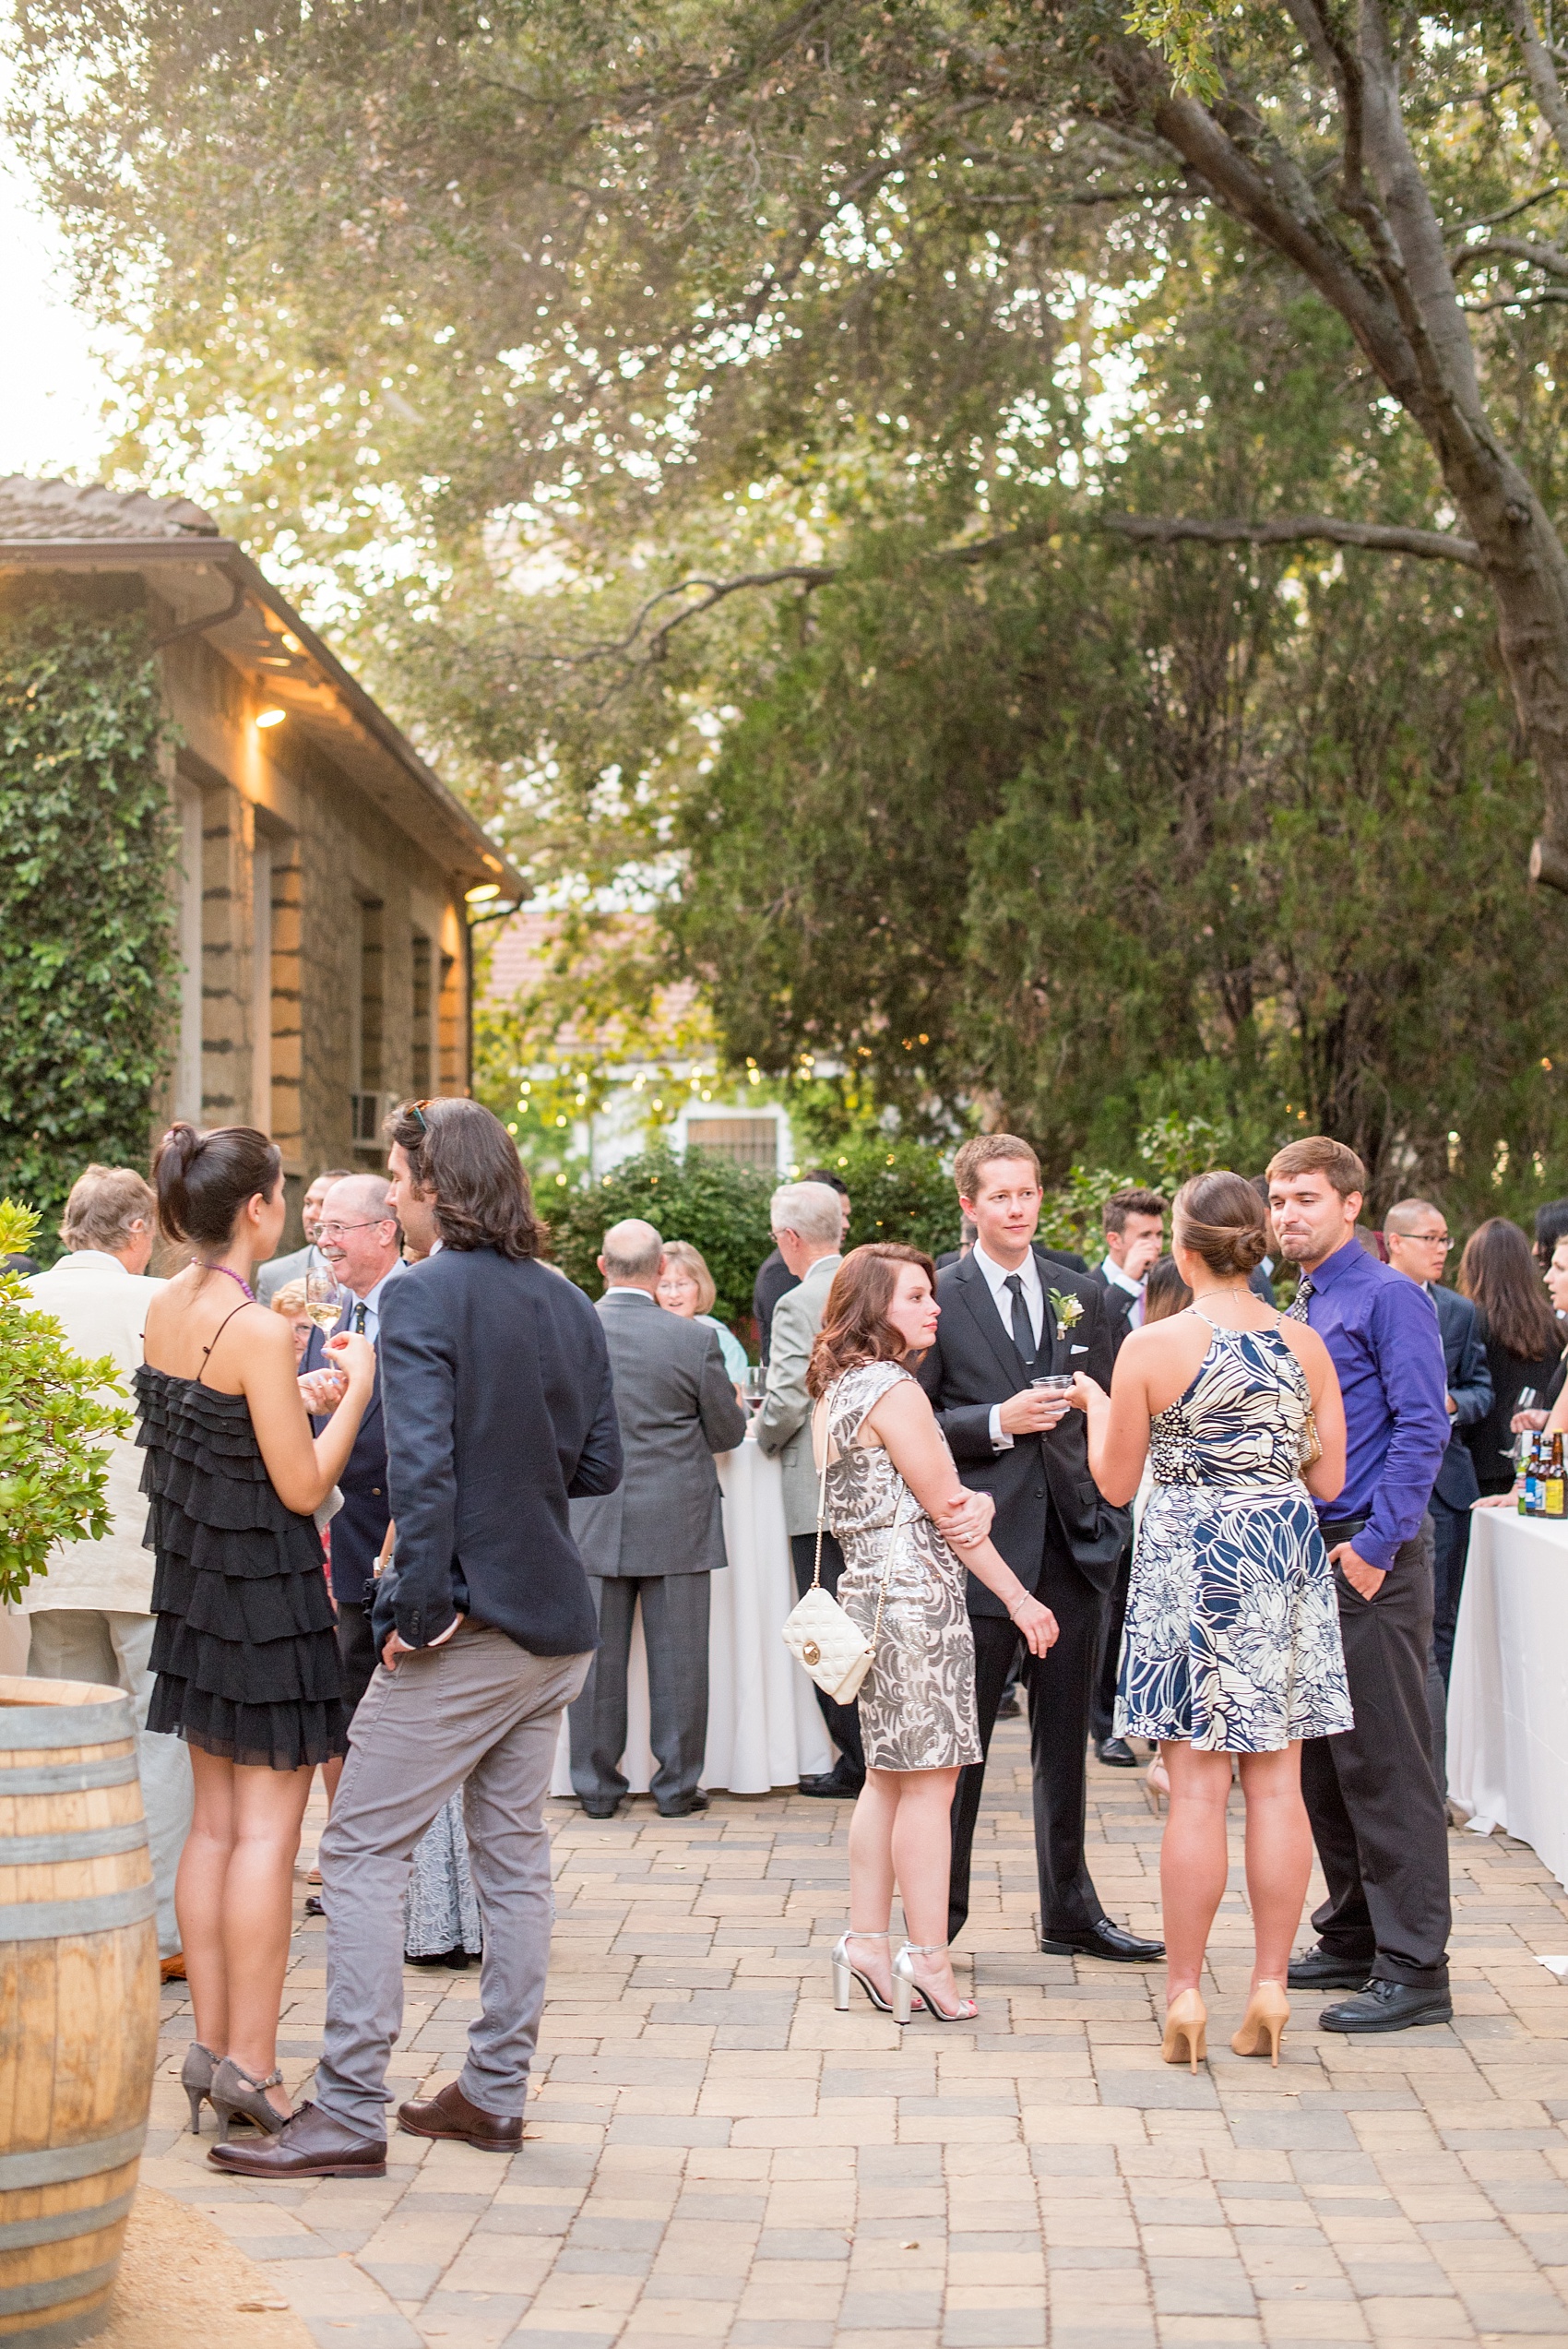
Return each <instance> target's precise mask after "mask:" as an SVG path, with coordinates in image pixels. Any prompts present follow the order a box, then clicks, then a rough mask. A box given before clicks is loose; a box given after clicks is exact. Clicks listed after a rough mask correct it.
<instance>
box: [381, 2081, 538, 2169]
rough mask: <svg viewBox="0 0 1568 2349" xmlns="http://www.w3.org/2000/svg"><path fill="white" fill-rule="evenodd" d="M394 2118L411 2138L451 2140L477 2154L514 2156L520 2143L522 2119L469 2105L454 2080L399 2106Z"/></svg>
mask: <svg viewBox="0 0 1568 2349" xmlns="http://www.w3.org/2000/svg"><path fill="white" fill-rule="evenodd" d="M398 2120H399V2121H400V2123H401V2124H402V2126H403V2127H404V2128H406V2129H409V2130H410V2131H411V2132H412V2134H413V2135H414V2136H415V2137H455V2138H457V2140H458V2141H459V2143H461V2144H464V2145H477V2146H478V2147H479V2150H480V2152H481V2153H515V2152H517V2148H518V2146H519V2145H520V2144H521V2143H522V2141H523V2116H522V2115H521V2113H519V2114H518V2115H517V2118H516V2119H515V2120H503V2119H502V2118H501V2116H500V2115H499V2114H497V2113H481V2110H480V2108H479V2106H478V2105H470V2104H469V2100H468V2098H467V2097H466V2096H465V2095H464V2093H463V2092H462V2090H461V2089H460V2088H459V2087H458V2085H457V2081H455V2080H449V2081H447V2083H446V2085H445V2088H438V2089H437V2090H436V2092H435V2094H434V2096H429V2097H426V2098H424V2099H423V2100H422V2101H421V2102H417V2103H413V2104H408V2105H398Z"/></svg>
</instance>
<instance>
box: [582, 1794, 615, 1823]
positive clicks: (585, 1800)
mask: <svg viewBox="0 0 1568 2349" xmlns="http://www.w3.org/2000/svg"><path fill="white" fill-rule="evenodd" d="M577 1800H578V1801H579V1802H580V1803H581V1805H582V1806H583V1809H584V1811H585V1813H586V1814H587V1816H588V1818H614V1816H615V1814H616V1812H617V1811H618V1810H619V1809H620V1807H621V1797H620V1795H615V1796H614V1797H613V1799H612V1801H610V1802H601V1801H600V1798H599V1796H598V1795H578V1797H577Z"/></svg>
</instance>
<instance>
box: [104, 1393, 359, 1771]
mask: <svg viewBox="0 0 1568 2349" xmlns="http://www.w3.org/2000/svg"><path fill="white" fill-rule="evenodd" d="M136 1390H137V1403H138V1406H139V1413H140V1425H139V1426H138V1428H137V1443H138V1444H140V1445H141V1446H142V1448H143V1449H144V1450H145V1451H146V1453H147V1464H146V1467H145V1468H144V1469H143V1472H142V1490H143V1492H144V1493H146V1494H147V1496H148V1499H149V1501H150V1503H151V1510H150V1514H149V1516H148V1528H147V1533H146V1536H145V1540H146V1544H147V1547H148V1549H150V1550H152V1551H154V1552H155V1553H156V1556H157V1559H158V1566H157V1571H156V1573H155V1575H154V1578H153V1585H152V1611H153V1614H154V1615H155V1616H156V1617H157V1624H156V1628H155V1629H154V1632H153V1639H152V1668H153V1670H154V1672H155V1673H156V1674H157V1675H158V1677H157V1680H156V1682H155V1684H154V1687H153V1692H152V1702H151V1705H150V1707H149V1709H148V1723H147V1725H148V1728H149V1729H154V1730H160V1731H162V1732H163V1733H164V1734H165V1735H175V1736H180V1737H184V1739H185V1740H186V1741H187V1743H188V1744H190V1745H193V1746H199V1747H201V1748H202V1749H203V1751H204V1752H206V1753H209V1754H218V1755H220V1756H222V1758H223V1759H225V1760H226V1761H232V1762H242V1763H246V1764H249V1765H250V1766H252V1767H253V1768H260V1769H266V1770H299V1769H301V1768H302V1767H303V1766H304V1765H305V1764H307V1763H315V1762H325V1761H330V1760H332V1759H333V1758H334V1756H336V1755H339V1754H345V1753H347V1752H348V1749H349V1737H348V1723H347V1720H346V1716H345V1714H344V1711H343V1679H342V1671H341V1667H340V1665H339V1660H338V1640H337V1633H336V1630H335V1628H334V1616H333V1611H332V1598H331V1593H330V1592H329V1591H328V1589H327V1575H326V1570H325V1568H326V1560H325V1556H324V1553H323V1550H322V1546H321V1536H320V1534H319V1533H318V1532H316V1530H315V1525H314V1523H313V1522H312V1520H310V1519H309V1518H308V1517H296V1516H295V1514H294V1512H293V1511H292V1509H289V1508H284V1506H283V1504H282V1502H281V1501H280V1500H279V1497H278V1495H277V1494H276V1493H275V1492H274V1490H273V1488H272V1485H271V1482H270V1480H269V1478H268V1476H267V1468H266V1464H265V1463H264V1461H263V1460H262V1457H261V1449H260V1446H259V1445H258V1444H257V1442H256V1439H255V1428H254V1427H253V1426H252V1425H251V1415H250V1406H249V1404H248V1403H247V1402H246V1401H245V1399H244V1395H224V1394H220V1393H219V1392H218V1390H217V1389H216V1388H213V1387H206V1386H203V1385H202V1383H201V1381H200V1380H199V1379H196V1378H175V1377H172V1376H171V1375H170V1373H169V1372H168V1371H166V1370H153V1369H150V1368H149V1367H148V1365H145V1364H144V1365H142V1367H141V1368H140V1369H139V1370H138V1371H137V1375H136Z"/></svg>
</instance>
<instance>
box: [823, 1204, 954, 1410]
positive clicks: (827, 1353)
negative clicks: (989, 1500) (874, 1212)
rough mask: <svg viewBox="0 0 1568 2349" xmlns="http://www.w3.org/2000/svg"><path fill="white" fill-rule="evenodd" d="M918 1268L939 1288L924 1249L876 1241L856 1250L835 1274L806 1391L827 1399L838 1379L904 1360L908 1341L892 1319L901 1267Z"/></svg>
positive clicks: (886, 1241) (890, 1241)
mask: <svg viewBox="0 0 1568 2349" xmlns="http://www.w3.org/2000/svg"><path fill="white" fill-rule="evenodd" d="M906 1264H918V1265H919V1267H920V1269H921V1271H922V1272H923V1273H924V1274H925V1277H926V1279H927V1280H928V1281H929V1282H931V1285H932V1288H933V1289H934V1288H935V1286H936V1267H935V1265H934V1264H932V1260H931V1258H930V1257H929V1256H925V1255H923V1254H922V1253H921V1250H920V1249H919V1248H907V1247H905V1246H904V1245H903V1244H902V1242H901V1241H898V1240H873V1241H871V1242H870V1243H869V1244H868V1245H867V1246H864V1247H859V1248H851V1249H850V1250H849V1255H848V1256H847V1257H846V1258H844V1261H843V1263H842V1264H841V1265H840V1266H839V1267H838V1270H837V1272H836V1273H835V1274H834V1276H833V1286H832V1287H831V1288H830V1289H829V1291H828V1292H827V1306H826V1311H825V1312H824V1314H823V1317H822V1328H821V1329H820V1330H818V1332H817V1339H816V1343H815V1345H814V1346H813V1348H812V1358H811V1361H810V1362H809V1363H808V1364H807V1365H806V1392H807V1394H808V1395H810V1396H812V1397H813V1398H815V1397H816V1396H818V1395H825V1394H826V1392H827V1389H829V1387H831V1386H832V1384H833V1381H834V1380H835V1379H836V1378H837V1377H840V1376H841V1375H842V1373H843V1372H844V1371H846V1370H853V1369H854V1368H855V1367H856V1365H858V1364H860V1363H862V1362H902V1361H903V1359H904V1355H905V1353H906V1351H907V1349H906V1347H905V1344H904V1341H903V1339H902V1338H900V1336H899V1335H898V1332H897V1330H895V1329H894V1328H893V1327H892V1325H891V1323H890V1322H889V1321H888V1318H887V1308H888V1306H890V1305H891V1304H892V1302H893V1293H894V1291H895V1290H896V1289H897V1286H898V1272H899V1268H900V1266H902V1265H906Z"/></svg>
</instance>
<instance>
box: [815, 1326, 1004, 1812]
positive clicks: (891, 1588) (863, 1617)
mask: <svg viewBox="0 0 1568 2349" xmlns="http://www.w3.org/2000/svg"><path fill="white" fill-rule="evenodd" d="M908 1377H909V1372H908V1371H907V1370H905V1369H902V1368H901V1367H900V1366H899V1365H898V1364H897V1363H896V1362H865V1363H861V1364H860V1365H858V1366H857V1367H856V1368H855V1369H853V1370H847V1371H846V1372H845V1373H844V1375H843V1377H841V1378H840V1379H839V1381H838V1383H837V1386H836V1387H835V1388H834V1389H833V1390H832V1394H831V1398H830V1401H829V1405H828V1425H829V1427H830V1429H831V1431H832V1436H833V1442H834V1444H835V1446H836V1448H837V1458H836V1459H834V1460H833V1461H831V1462H830V1463H829V1466H828V1471H827V1521H828V1524H829V1525H830V1526H831V1527H832V1529H833V1532H835V1534H836V1535H837V1539H838V1544H839V1547H840V1548H841V1549H842V1551H843V1553H844V1571H843V1573H842V1575H841V1576H840V1577H839V1580H838V1604H839V1605H840V1606H841V1607H842V1608H843V1610H844V1612H845V1614H846V1615H847V1616H849V1617H850V1619H851V1620H852V1621H853V1622H854V1624H855V1625H856V1626H857V1628H859V1629H860V1630H861V1631H863V1632H864V1633H865V1636H866V1638H867V1639H868V1640H870V1639H871V1638H872V1637H873V1633H874V1636H875V1640H876V1653H875V1659H874V1661H873V1663H872V1666H871V1669H870V1671H869V1672H868V1673H867V1674H866V1676H865V1678H864V1679H863V1680H862V1681H861V1693H860V1697H859V1699H858V1702H859V1706H860V1716H861V1743H862V1744H863V1746H864V1747H865V1757H866V1761H867V1764H868V1766H869V1767H870V1768H871V1769H873V1770H955V1769H961V1768H962V1767H963V1766H964V1764H965V1763H966V1762H977V1761H979V1760H980V1759H981V1752H980V1717H979V1714H978V1713H977V1711H976V1710H975V1637H974V1633H973V1632H972V1631H971V1630H970V1628H969V1612H968V1607H967V1606H966V1605H965V1604H964V1569H963V1568H962V1567H961V1566H960V1565H959V1563H958V1560H957V1558H956V1556H955V1554H954V1553H953V1551H952V1550H950V1549H949V1548H948V1546H947V1544H946V1543H945V1542H944V1540H943V1538H942V1536H941V1534H940V1533H939V1532H937V1530H936V1528H935V1526H934V1525H933V1524H932V1521H931V1520H930V1518H929V1517H928V1516H927V1515H926V1513H925V1511H924V1509H922V1508H919V1507H918V1506H916V1507H914V1508H911V1507H910V1506H909V1504H910V1502H911V1501H912V1500H913V1497H914V1496H913V1495H912V1494H911V1493H910V1491H909V1486H908V1485H906V1484H905V1482H904V1480H903V1478H902V1477H901V1476H900V1475H899V1473H898V1471H897V1469H896V1468H895V1467H894V1465H893V1462H892V1461H891V1460H889V1458H888V1456H887V1453H886V1451H885V1449H884V1448H883V1447H882V1445H881V1444H869V1445H863V1444H861V1443H859V1442H857V1440H856V1439H857V1437H859V1435H860V1432H861V1425H862V1424H863V1422H864V1420H865V1418H866V1415H867V1413H869V1412H872V1411H874V1410H875V1408H876V1406H877V1404H878V1403H879V1402H880V1401H882V1398H883V1396H884V1395H885V1394H886V1392H887V1390H888V1389H889V1388H890V1387H896V1386H897V1384H898V1381H899V1380H900V1379H901V1378H908ZM953 1483H954V1486H955V1488H956V1486H957V1483H958V1477H957V1473H956V1471H955V1472H954V1477H953ZM896 1524H897V1531H895V1525H896ZM890 1543H891V1544H893V1545H894V1546H893V1555H892V1556H891V1557H889V1556H888V1546H889V1544H890ZM884 1568H885V1569H886V1578H887V1595H886V1598H885V1601H884V1604H883V1608H882V1621H881V1625H880V1627H878V1625H877V1594H878V1592H880V1591H881V1589H882V1586H883V1573H884Z"/></svg>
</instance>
